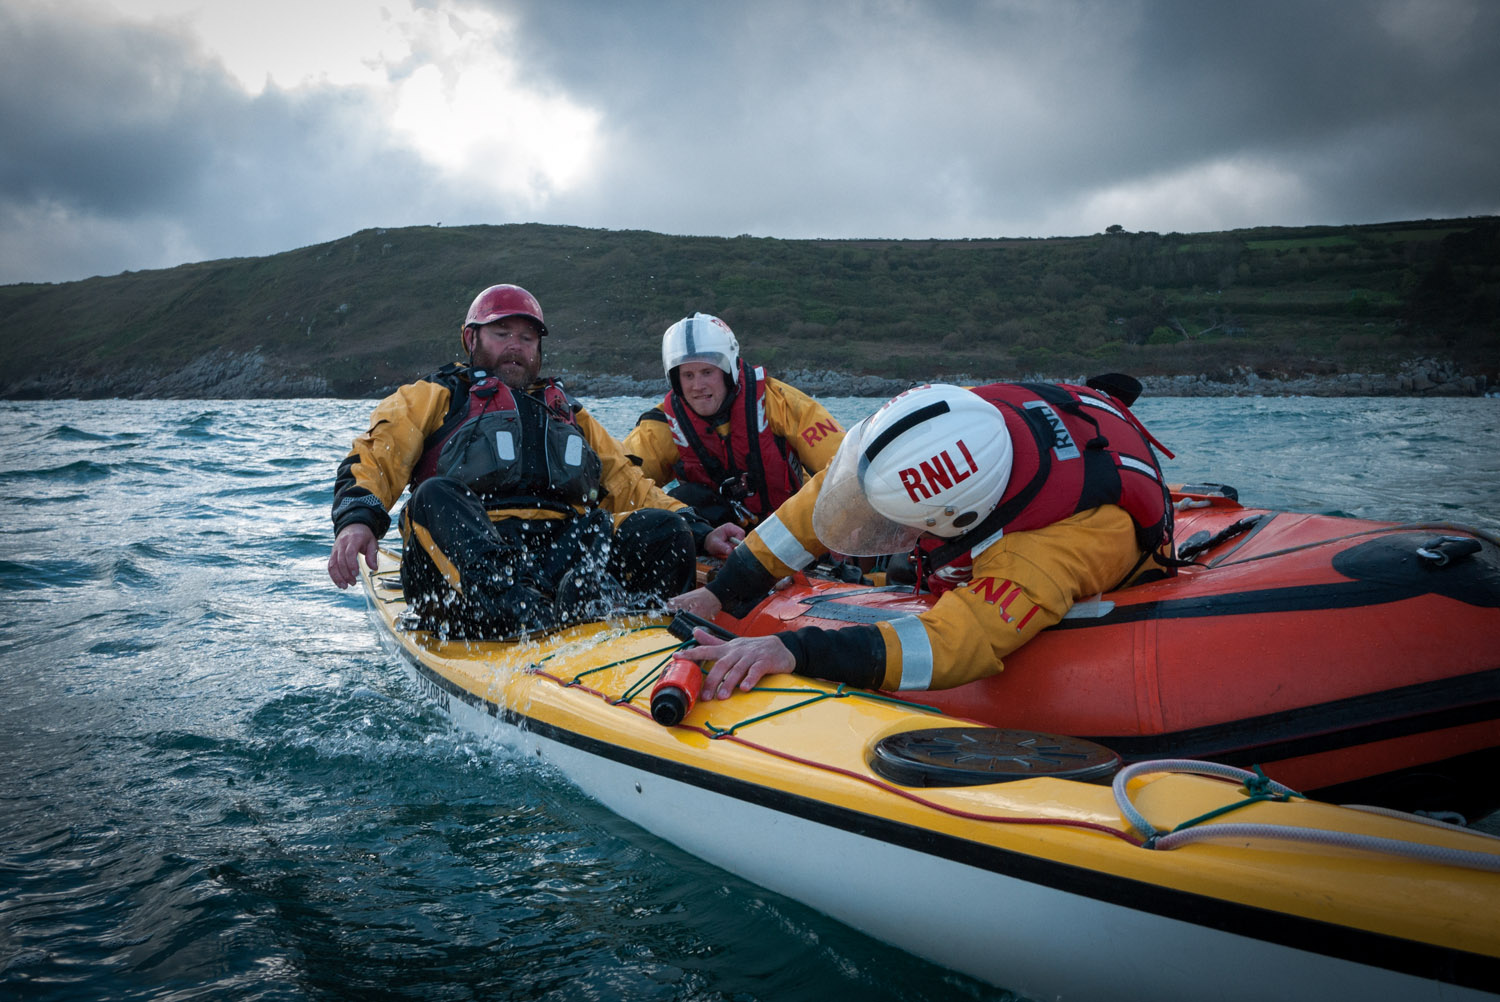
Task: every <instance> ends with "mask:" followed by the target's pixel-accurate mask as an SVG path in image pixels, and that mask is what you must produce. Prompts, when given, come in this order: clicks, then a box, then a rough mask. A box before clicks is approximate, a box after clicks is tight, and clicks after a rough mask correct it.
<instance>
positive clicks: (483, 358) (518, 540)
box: [328, 285, 727, 637]
mask: <svg viewBox="0 0 1500 1002" xmlns="http://www.w3.org/2000/svg"><path fill="white" fill-rule="evenodd" d="M460 335H461V337H462V340H463V348H464V352H465V354H466V355H467V356H468V362H467V363H453V364H450V365H446V366H444V367H443V368H441V369H439V370H438V371H437V372H435V373H433V374H431V375H429V376H427V377H425V378H423V379H420V380H418V381H416V382H414V383H410V384H407V385H406V386H403V387H401V388H400V389H398V390H397V391H396V392H395V393H393V394H391V395H390V396H388V397H386V398H385V399H384V400H382V401H381V402H380V404H379V405H378V406H377V407H376V408H375V411H374V413H373V414H372V415H371V417H370V428H369V431H367V432H366V433H365V434H363V435H361V436H359V437H358V438H356V439H355V440H354V445H353V448H352V449H351V451H350V453H349V456H348V458H346V459H345V460H344V461H343V463H342V464H341V465H340V466H339V471H338V478H337V480H336V481H335V484H334V501H333V524H334V532H335V539H334V544H333V552H332V553H331V554H330V556H329V558H328V576H329V577H330V578H332V579H333V582H334V583H335V584H337V585H338V586H339V587H340V588H347V587H348V586H349V585H351V584H353V583H354V582H355V581H356V580H358V577H359V559H360V557H361V556H363V557H364V560H365V563H366V565H367V566H368V567H370V568H371V569H372V570H373V569H374V568H375V564H376V540H378V539H379V538H380V537H381V536H383V535H384V534H385V532H386V530H387V529H388V528H389V527H390V523H391V517H390V514H389V512H390V510H391V509H392V508H393V507H395V505H396V502H397V501H398V499H399V498H400V497H401V495H402V493H403V491H405V489H406V488H407V487H408V486H410V487H411V497H410V499H409V500H408V501H407V503H406V506H405V507H404V508H403V509H402V512H401V538H402V540H403V542H404V544H405V547H404V553H403V559H402V563H401V584H402V587H403V590H404V591H405V593H406V600H407V605H408V606H409V607H410V608H411V610H412V611H413V612H414V613H415V614H416V615H417V616H418V618H419V621H420V623H421V628H423V629H429V630H434V631H438V632H446V633H448V634H449V635H454V636H466V637H500V636H507V635H513V634H516V633H525V632H535V631H543V630H549V629H553V628H556V627H558V626H562V625H565V624H567V623H569V622H572V621H576V620H578V619H581V618H588V616H589V614H590V613H592V612H595V611H601V610H597V609H596V608H595V607H596V605H597V604H598V600H599V599H600V598H603V597H606V596H609V597H612V598H620V597H623V596H620V595H619V594H618V591H619V589H621V588H623V589H625V590H626V591H627V592H628V593H631V594H633V595H635V596H638V597H642V598H644V597H648V596H649V597H654V598H657V599H664V598H666V597H668V596H671V595H676V594H678V593H679V592H681V591H682V589H683V588H685V587H687V586H688V585H690V584H691V583H692V581H693V580H694V577H695V575H696V560H695V549H702V548H704V547H706V546H707V544H708V540H709V539H710V538H712V533H713V531H714V530H712V527H711V526H709V525H708V523H707V522H705V521H704V520H703V519H701V518H698V517H697V516H696V514H695V513H694V512H693V510H692V509H691V508H690V507H688V506H686V505H684V504H683V503H682V502H680V501H677V500H675V499H673V498H670V497H668V496H667V495H665V494H663V493H662V492H661V491H660V490H658V489H657V488H656V486H655V485H654V484H653V483H652V482H651V481H650V480H647V479H646V478H645V477H643V476H642V475H641V472H640V470H639V469H638V468H637V467H636V466H635V464H633V463H631V462H630V461H629V460H628V459H626V458H625V454H624V452H623V451H622V450H621V448H620V444H619V443H618V442H616V441H615V439H614V438H613V437H612V436H611V435H610V434H609V432H608V431H606V430H605V429H604V427H603V426H602V425H600V424H599V423H598V422H597V421H595V420H594V419H593V418H592V417H591V416H590V415H589V413H588V412H587V411H586V410H584V408H583V406H582V405H581V404H579V403H578V401H576V400H575V399H573V398H572V397H571V396H569V395H568V394H567V393H566V392H565V391H564V389H563V387H562V384H561V383H559V382H557V381H556V380H552V379H543V378H541V367H542V339H543V338H544V337H546V336H547V326H546V324H545V323H544V322H543V320H542V308H541V305H540V304H539V303H538V302H537V301H536V298H535V297H534V296H532V295H531V293H529V292H527V291H526V290H525V289H523V288H521V287H520V286H517V285H493V286H490V287H489V288H488V289H485V290H484V291H483V292H481V293H480V294H479V295H478V296H477V297H476V298H475V299H474V302H473V303H472V304H471V305H470V307H469V312H468V314H467V316H465V318H464V322H463V324H462V326H461V327H460ZM720 535H721V536H723V535H725V533H722V532H721V533H720ZM715 542H716V544H717V540H716V541H715ZM718 545H725V546H727V543H726V544H718Z"/></svg>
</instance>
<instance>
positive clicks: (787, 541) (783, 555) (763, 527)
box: [755, 515, 817, 571]
mask: <svg viewBox="0 0 1500 1002" xmlns="http://www.w3.org/2000/svg"><path fill="white" fill-rule="evenodd" d="M755 534H756V535H757V536H759V537H760V541H761V542H762V543H764V544H765V547H766V549H768V550H770V551H771V556H773V557H775V558H776V559H777V560H780V561H781V562H782V563H783V564H786V565H787V566H788V567H790V568H791V569H792V570H794V571H800V570H801V569H802V568H804V567H806V566H808V565H809V564H811V563H812V562H813V561H814V560H816V559H817V558H816V557H814V556H813V555H812V554H811V553H808V552H807V550H806V548H805V547H803V545H802V544H801V543H800V542H798V541H797V537H796V536H794V535H792V532H791V530H790V529H788V528H787V527H786V525H785V524H784V523H783V522H782V521H781V519H779V518H777V517H776V516H775V515H772V516H771V517H770V518H768V519H766V520H765V521H764V522H762V523H761V524H760V525H759V526H757V527H756V529H755Z"/></svg>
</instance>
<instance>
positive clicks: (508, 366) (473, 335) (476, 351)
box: [464, 317, 542, 390]
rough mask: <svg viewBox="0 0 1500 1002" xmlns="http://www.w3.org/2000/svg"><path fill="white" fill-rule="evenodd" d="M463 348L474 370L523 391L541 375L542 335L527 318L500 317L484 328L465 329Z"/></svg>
mask: <svg viewBox="0 0 1500 1002" xmlns="http://www.w3.org/2000/svg"><path fill="white" fill-rule="evenodd" d="M464 347H465V348H467V349H468V350H469V358H470V360H471V361H472V362H473V363H474V368H476V369H483V370H485V371H486V372H491V373H494V374H495V375H497V376H499V377H500V381H501V382H502V383H504V384H505V385H506V386H509V387H510V388H511V389H513V390H524V389H525V388H526V387H528V386H530V385H531V384H532V383H534V382H536V379H537V376H539V375H541V372H542V334H541V331H539V330H537V326H536V324H534V323H532V322H531V321H530V320H528V319H527V318H526V317H501V318H500V319H499V320H495V321H491V322H490V323H487V324H485V325H484V326H483V327H466V328H464Z"/></svg>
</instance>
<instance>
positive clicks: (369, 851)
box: [0, 398, 1500, 1002]
mask: <svg viewBox="0 0 1500 1002" xmlns="http://www.w3.org/2000/svg"><path fill="white" fill-rule="evenodd" d="M825 402H826V403H827V404H828V405H829V407H830V409H831V410H832V411H833V412H834V414H835V415H836V416H838V417H839V418H841V419H842V420H844V421H846V422H850V421H854V420H858V419H859V418H861V417H863V416H864V415H865V414H867V413H869V412H870V411H871V410H872V409H873V408H874V407H875V406H876V405H877V404H878V403H879V401H875V400H864V399H849V398H846V399H832V400H828V401H825ZM371 403H372V402H371V401H346V400H293V401H86V402H80V401H53V402H37V403H32V402H27V403H17V402H0V512H3V515H0V518H3V530H0V998H3V999H59V1000H62V999H68V1000H71V999H97V1000H126V999H198V998H203V999H209V998H212V999H221V998H226V999H299V1000H300V999H345V998H348V999H359V1000H361V1002H369V1000H381V999H421V1000H424V1002H425V1000H443V999H480V998H483V999H558V1000H574V999H642V1000H646V999H662V1000H667V999H671V1000H688V999H699V1000H721V999H735V1000H767V1002H769V1000H786V999H791V1000H798V999H807V1000H822V999H825V998H828V997H835V998H841V997H858V998H862V999H869V1000H884V999H891V1000H897V999H899V1000H911V1002H916V1000H936V999H953V998H960V999H964V998H968V999H999V998H1006V997H1008V996H1007V995H1006V993H1005V992H1004V991H1003V989H1000V988H995V987H991V986H986V985H981V984H978V983H975V982H973V981H970V980H969V979H967V978H964V977H962V976H959V975H956V974H953V973H951V972H948V971H945V970H942V969H940V968H937V967H934V966H932V965H930V964H927V963H925V962H923V961H921V960H918V959H916V958H914V957H912V956H909V955H907V954H905V953H902V952H900V951H898V950H895V949H892V948H890V947H887V946H885V945H883V944H881V943H878V942H876V941H874V940H871V939H869V938H867V937H864V936H862V935H860V934H858V933H856V932H853V931H852V930H850V929H848V928H847V927H845V926H843V925H841V924H839V923H837V922H834V921H832V920H830V919H828V918H826V917H824V916H822V915H820V914H818V913H816V912H814V911H812V910H810V909H808V908H805V907H803V906H801V905H799V904H796V903H795V902H792V901H789V900H787V899H785V898H782V897H779V896H777V895H775V894H771V893H769V892H766V891H764V890H762V889H760V888H758V887H755V886H753V885H750V884H747V883H745V882H744V881H741V880H739V879H737V878H735V877H732V876H730V875H728V874H726V873H724V872H722V871H720V870H717V869H715V868H713V867H711V866H708V865H706V864H703V863H701V862H699V861H697V860H695V859H694V858H692V857H690V856H688V855H686V854H684V853H682V852H680V851H678V850H677V849H675V848H673V847H672V846H670V845H668V844H666V843H663V842H662V841H660V840H658V839H656V838H654V837H653V836H651V835H649V834H647V833H645V832H644V831H642V830H640V829H638V828H635V827H634V826H632V825H630V824H628V823H626V822H624V821H622V820H620V819H619V818H617V817H615V816H613V815H611V814H610V813H609V812H607V811H605V810H604V809H602V808H600V807H599V806H597V805H595V804H594V803H592V802H591V801H589V800H588V799H587V798H585V797H583V796H582V795H581V794H579V793H578V792H577V791H576V790H574V789H573V788H572V787H571V786H569V785H568V783H567V782H566V781H565V780H564V779H562V778H561V777H560V776H558V775H555V774H553V773H551V772H550V771H548V770H547V769H546V768H545V767H543V766H539V765H537V764H535V763H534V762H531V761H527V760H521V759H517V758H514V757H512V756H511V755H509V754H508V753H507V752H505V751H504V750H503V749H500V748H498V747H496V746H493V745H491V744H489V743H487V742H485V741H482V740H478V739H475V738H473V737H470V736H468V735H466V734H463V733H460V732H456V731H455V730H453V728H451V727H450V726H449V724H448V723H447V721H446V720H445V719H444V718H443V717H442V716H441V714H439V713H438V712H437V711H435V710H434V709H432V708H430V707H429V705H428V704H426V703H425V702H424V701H423V700H422V699H421V698H420V697H419V695H418V694H417V693H416V692H415V690H414V689H413V687H412V686H411V684H410V683H409V682H408V681H407V678H406V676H405V674H404V673H403V671H402V669H401V668H400V666H399V665H398V664H396V663H395V661H394V660H393V659H392V658H391V656H389V655H388V654H387V653H385V652H384V651H383V649H382V648H381V647H380V645H379V643H378V642H377V639H376V634H375V631H374V629H373V628H372V626H371V624H370V623H369V622H368V620H367V619H366V614H365V611H364V602H363V599H362V597H361V596H360V595H359V594H358V593H357V592H356V591H353V590H351V591H349V592H340V591H338V590H337V589H336V588H334V587H333V585H332V584H330V583H329V580H328V577H327V573H326V571H325V563H326V560H327V555H328V547H329V543H330V527H329V522H328V508H329V503H330V500H331V496H332V492H331V485H332V479H333V474H334V470H335V468H336V467H337V465H338V462H339V460H340V459H341V458H342V457H343V456H344V454H345V453H346V451H347V449H348V445H349V441H350V439H351V438H352V437H353V436H354V435H355V434H356V433H357V432H359V431H360V430H362V428H363V426H364V424H365V422H366V419H367V416H368V413H369V410H370V407H371ZM586 403H587V404H588V405H589V407H590V410H591V411H592V412H593V413H594V414H595V415H596V416H597V417H598V418H599V419H600V420H601V421H602V422H603V423H604V424H605V426H606V427H608V428H609V429H610V430H611V431H612V432H614V433H615V434H616V435H621V436H623V434H624V433H625V432H626V431H627V430H628V429H629V427H630V426H631V425H632V424H633V423H634V421H635V418H636V416H637V415H638V414H639V413H640V412H641V411H642V410H643V409H645V408H646V407H647V406H649V405H650V404H651V403H652V401H651V400H647V399H644V398H615V399H603V400H588V401H586ZM1137 412H1138V414H1139V415H1140V416H1141V418H1142V419H1143V420H1144V421H1145V422H1146V423H1147V424H1148V425H1149V426H1150V428H1151V430H1152V431H1153V432H1154V433H1155V435H1156V436H1157V438H1158V439H1160V440H1161V442H1162V443H1163V444H1164V445H1166V446H1167V447H1168V448H1170V449H1172V450H1173V451H1174V452H1175V453H1176V456H1177V458H1176V459H1175V460H1171V461H1169V462H1168V463H1167V464H1166V468H1167V472H1168V474H1169V476H1170V477H1171V478H1172V479H1174V480H1181V481H1210V482H1218V483H1227V484H1231V485H1233V486H1235V487H1237V488H1238V489H1239V491H1240V494H1241V497H1242V498H1243V499H1244V500H1245V502H1246V503H1248V504H1253V505H1257V506H1266V507H1286V508H1293V509H1298V510H1304V511H1321V512H1338V513H1344V514H1349V515H1358V516H1363V517H1369V518H1380V519H1392V520H1402V521H1406V520H1443V521H1451V522H1458V523H1468V524H1473V525H1477V526H1480V527H1483V528H1486V529H1488V530H1491V531H1496V530H1500V512H1497V509H1496V505H1495V498H1496V497H1497V496H1500V400H1493V399H1441V400H1408V399H1379V400H1376V399H1229V400H1213V399H1155V400H1152V399H1149V398H1148V399H1146V400H1143V401H1141V403H1140V405H1139V406H1138V407H1137ZM725 837H726V838H738V837H741V834H740V833H738V832H729V831H726V832H725ZM868 879H870V880H879V879H880V874H879V873H877V872H872V873H870V874H869V875H868ZM1015 919H1016V921H1017V922H1025V921H1026V916H1024V915H1017V916H1016V917H1015ZM959 920H961V918H960V919H959ZM995 932H996V935H997V936H999V935H1004V930H1003V929H997V930H996V931H995ZM1066 950H1067V946H1066V944H1059V951H1060V953H1061V954H1062V955H1066ZM1226 976H1239V975H1237V974H1234V973H1233V972H1226ZM1273 994H1274V993H1273Z"/></svg>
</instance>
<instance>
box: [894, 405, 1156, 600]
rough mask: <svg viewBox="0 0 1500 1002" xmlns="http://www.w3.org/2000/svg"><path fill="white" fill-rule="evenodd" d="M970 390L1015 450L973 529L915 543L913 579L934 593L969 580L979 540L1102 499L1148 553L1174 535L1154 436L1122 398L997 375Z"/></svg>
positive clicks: (1045, 522)
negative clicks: (995, 497)
mask: <svg viewBox="0 0 1500 1002" xmlns="http://www.w3.org/2000/svg"><path fill="white" fill-rule="evenodd" d="M973 392H974V393H976V394H977V395H979V396H980V397H983V398H984V399H985V400H987V401H989V402H990V403H991V404H994V405H995V407H997V408H998V409H999V410H1000V413H1001V414H1002V415H1003V416H1004V417H1005V427H1006V430H1007V431H1008V432H1009V433H1010V439H1011V445H1012V448H1013V450H1014V455H1013V458H1012V461H1011V471H1010V482H1009V483H1008V484H1007V485H1006V488H1005V493H1004V494H1003V495H1002V496H1001V498H1000V503H999V504H998V505H996V506H995V510H994V511H993V512H991V513H990V514H989V515H988V516H987V517H985V518H984V519H982V520H981V521H980V522H979V524H978V525H976V526H975V527H974V528H972V529H970V530H969V531H968V532H966V533H964V534H963V535H962V536H959V537H957V538H956V539H932V538H926V539H924V540H923V541H922V542H921V543H919V544H918V547H917V550H918V552H917V554H916V557H917V559H916V560H915V561H914V562H915V563H916V565H917V566H918V568H919V575H920V576H921V577H922V578H924V579H925V580H923V581H920V582H919V584H925V586H926V587H927V588H928V589H929V590H931V591H933V592H935V593H938V594H941V593H942V592H944V591H947V590H949V589H950V588H955V587H957V586H959V585H961V584H963V583H964V582H966V581H968V580H969V577H970V575H971V573H972V565H973V555H974V554H973V551H974V549H975V548H976V547H978V546H981V545H982V544H985V543H988V542H991V541H992V540H994V539H998V538H999V537H1000V535H1001V534H1002V533H1006V532H1024V531H1025V530H1027V529H1039V528H1041V527H1042V526H1046V525H1051V524H1053V523H1054V522H1060V521H1062V520H1063V519H1065V518H1069V517H1071V516H1072V515H1075V514H1077V513H1078V512H1081V511H1087V510H1088V509H1090V508H1097V507H1099V506H1100V505H1106V504H1113V505H1119V506H1120V507H1121V508H1123V509H1125V511H1126V512H1127V513H1129V515H1130V518H1131V520H1132V521H1134V522H1135V526H1136V535H1137V538H1138V539H1139V541H1140V546H1141V549H1142V550H1143V551H1144V552H1147V553H1150V552H1152V551H1154V550H1155V549H1157V547H1159V546H1160V545H1161V544H1162V543H1163V542H1164V541H1166V540H1167V539H1169V538H1170V536H1171V532H1172V505H1171V500H1170V496H1169V493H1168V488H1167V485H1166V480H1165V478H1164V477H1163V475H1162V472H1161V466H1160V464H1159V463H1158V462H1157V460H1156V455H1155V453H1154V452H1153V451H1152V447H1153V445H1156V442H1155V439H1153V438H1151V437H1150V434H1149V433H1148V432H1147V431H1146V430H1145V428H1144V427H1142V425H1141V423H1140V421H1139V420H1137V419H1136V417H1135V415H1134V414H1132V413H1130V410H1129V409H1128V408H1127V407H1126V406H1125V405H1124V404H1123V403H1121V402H1120V401H1119V400H1118V399H1116V398H1114V397H1112V396H1110V395H1109V394H1107V393H1101V392H1099V391H1098V390H1094V389H1090V388H1088V387H1084V386H1069V385H1061V384H1053V383H994V384H991V385H989V386H980V387H976V388H974V390H973ZM1158 448H1160V447H1159V446H1158ZM1162 452H1163V453H1165V454H1166V455H1168V456H1170V455H1171V453H1168V452H1166V450H1165V449H1162Z"/></svg>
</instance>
